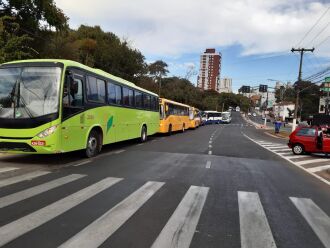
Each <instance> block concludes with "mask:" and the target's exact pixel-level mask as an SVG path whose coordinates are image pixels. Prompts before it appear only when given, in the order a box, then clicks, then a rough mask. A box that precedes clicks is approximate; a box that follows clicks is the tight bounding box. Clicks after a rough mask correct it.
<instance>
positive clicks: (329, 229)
mask: <svg viewBox="0 0 330 248" xmlns="http://www.w3.org/2000/svg"><path fill="white" fill-rule="evenodd" d="M290 200H291V201H292V202H293V204H294V205H295V206H296V208H297V209H298V210H299V212H300V213H301V215H302V216H303V217H304V218H305V220H306V221H307V222H308V224H309V225H310V226H311V228H312V229H313V231H314V232H315V234H316V235H317V236H318V237H319V239H320V240H321V242H322V243H323V245H324V246H325V247H330V218H329V216H327V215H326V213H324V212H323V211H322V209H320V208H319V207H318V206H317V205H316V204H315V203H314V202H313V201H312V200H311V199H306V198H296V197H290Z"/></svg>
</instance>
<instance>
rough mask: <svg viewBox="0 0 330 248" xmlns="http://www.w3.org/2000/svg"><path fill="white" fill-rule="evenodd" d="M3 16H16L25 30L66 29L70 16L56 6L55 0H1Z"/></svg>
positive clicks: (0, 5)
mask: <svg viewBox="0 0 330 248" xmlns="http://www.w3.org/2000/svg"><path fill="white" fill-rule="evenodd" d="M0 8H1V13H0V14H1V16H11V17H15V19H16V21H17V23H19V24H20V26H21V28H22V30H23V29H24V30H25V31H24V30H23V32H32V33H36V32H37V31H39V30H42V29H47V28H48V29H51V28H55V30H57V31H59V30H65V29H67V28H68V24H67V22H68V17H67V16H66V15H65V14H64V13H63V11H62V10H61V9H59V8H58V7H56V5H55V2H54V0H24V1H22V0H6V1H4V0H0Z"/></svg>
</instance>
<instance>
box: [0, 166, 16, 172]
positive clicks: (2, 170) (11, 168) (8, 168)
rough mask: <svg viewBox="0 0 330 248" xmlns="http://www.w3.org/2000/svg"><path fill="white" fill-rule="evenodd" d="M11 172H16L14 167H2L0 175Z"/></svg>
mask: <svg viewBox="0 0 330 248" xmlns="http://www.w3.org/2000/svg"><path fill="white" fill-rule="evenodd" d="M13 170H18V168H16V167H3V168H0V173H4V172H9V171H13Z"/></svg>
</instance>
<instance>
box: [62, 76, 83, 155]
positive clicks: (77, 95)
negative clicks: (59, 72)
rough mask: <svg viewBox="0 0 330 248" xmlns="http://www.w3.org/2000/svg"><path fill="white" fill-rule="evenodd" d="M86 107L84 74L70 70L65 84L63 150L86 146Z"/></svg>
mask: <svg viewBox="0 0 330 248" xmlns="http://www.w3.org/2000/svg"><path fill="white" fill-rule="evenodd" d="M84 109H85V108H84V76H83V75H79V74H74V73H72V72H68V73H67V76H66V79H65V82H64V86H63V99H62V134H61V149H62V150H64V151H67V150H69V149H81V148H84V147H85V146H86V144H85V142H86V139H85V136H86V135H85V132H86V131H87V130H86V127H85V118H86V116H85V114H84Z"/></svg>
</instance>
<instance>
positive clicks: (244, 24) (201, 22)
mask: <svg viewBox="0 0 330 248" xmlns="http://www.w3.org/2000/svg"><path fill="white" fill-rule="evenodd" d="M56 3H57V5H58V7H60V8H62V9H63V11H64V12H65V13H66V14H67V15H68V16H69V17H70V24H71V25H72V26H73V27H75V28H76V27H78V26H79V25H80V24H88V25H100V26H101V27H102V28H103V29H104V30H105V31H111V32H114V33H116V34H117V35H119V36H120V37H128V38H129V40H131V41H132V42H133V46H134V47H136V48H138V49H139V50H141V51H142V52H143V53H144V54H145V55H146V56H164V57H180V56H181V55H182V54H187V53H196V52H198V53H199V52H201V51H203V50H204V49H205V48H206V47H225V46H231V45H240V46H241V47H242V54H243V55H255V54H267V53H277V52H283V51H288V50H289V49H290V48H291V47H292V46H294V45H296V44H297V43H298V42H299V40H301V38H302V37H303V35H304V34H305V33H306V32H307V31H308V29H309V28H310V27H311V26H312V25H313V24H314V23H315V21H316V20H317V19H318V18H319V16H320V15H321V14H322V13H323V12H324V11H325V10H326V8H327V7H328V6H330V5H329V3H324V2H322V1H319V2H317V1H311V0H290V1H287V0H267V1H264V0H235V1H232V0H204V1H195V0H167V1H159V0H139V1H131V0H94V1H92V2H90V1H78V0H71V1H67V0H56ZM329 12H330V11H329ZM329 19H330V13H327V15H326V16H325V18H323V19H322V21H321V22H320V23H319V25H318V26H317V27H316V28H315V30H313V32H311V34H310V35H309V37H307V38H306V39H305V41H304V42H303V43H302V45H310V46H312V45H316V44H319V42H321V41H322V39H325V38H326V37H327V36H329V35H330V27H329V28H326V29H325V31H324V32H323V33H322V34H321V35H320V36H319V37H318V38H316V39H315V40H314V41H313V42H312V43H313V44H308V42H310V41H311V40H312V39H313V38H314V37H315V36H316V35H317V33H318V32H319V31H320V30H321V29H322V28H323V27H325V25H326V24H327V22H328V20H329ZM329 43H330V42H324V43H323V44H322V45H321V46H320V47H319V50H317V51H316V54H317V55H319V56H330V44H329Z"/></svg>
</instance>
